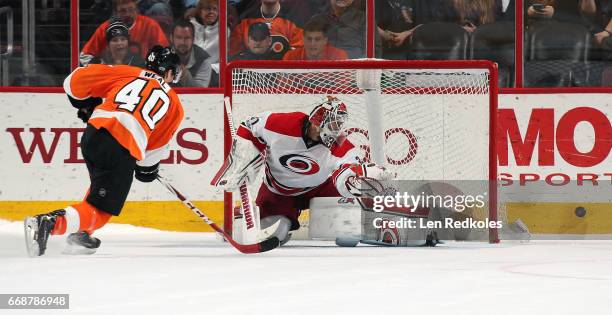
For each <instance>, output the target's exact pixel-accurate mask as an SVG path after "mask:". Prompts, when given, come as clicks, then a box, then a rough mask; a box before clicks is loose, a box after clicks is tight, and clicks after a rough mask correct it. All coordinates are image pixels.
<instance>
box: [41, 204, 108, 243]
mask: <svg viewBox="0 0 612 315" xmlns="http://www.w3.org/2000/svg"><path fill="white" fill-rule="evenodd" d="M111 216H112V215H111V214H110V213H108V212H104V211H101V210H98V209H97V208H96V207H94V206H92V205H91V204H89V203H88V202H87V201H83V202H81V203H78V204H76V205H73V206H70V207H66V215H65V216H61V217H58V218H57V221H56V222H55V227H54V228H53V231H52V232H51V234H53V235H62V234H64V233H66V232H68V233H75V232H79V231H86V232H87V233H89V234H92V233H93V232H94V231H95V230H97V229H99V228H101V227H103V226H104V225H105V224H106V222H108V220H110V218H111Z"/></svg>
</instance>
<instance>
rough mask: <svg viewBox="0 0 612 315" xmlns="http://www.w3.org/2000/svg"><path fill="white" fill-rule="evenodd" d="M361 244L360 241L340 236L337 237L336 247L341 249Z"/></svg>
mask: <svg viewBox="0 0 612 315" xmlns="http://www.w3.org/2000/svg"><path fill="white" fill-rule="evenodd" d="M357 244H359V239H358V238H356V237H350V236H338V237H336V245H338V246H340V247H355V246H357Z"/></svg>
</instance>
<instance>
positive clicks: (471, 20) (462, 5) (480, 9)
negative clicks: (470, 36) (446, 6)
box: [453, 0, 495, 33]
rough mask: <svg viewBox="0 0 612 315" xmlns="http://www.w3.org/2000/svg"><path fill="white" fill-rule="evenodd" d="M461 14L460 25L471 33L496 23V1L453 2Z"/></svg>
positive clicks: (465, 0)
mask: <svg viewBox="0 0 612 315" xmlns="http://www.w3.org/2000/svg"><path fill="white" fill-rule="evenodd" d="M453 1H454V3H455V7H456V9H457V12H458V13H459V24H461V26H462V27H463V29H465V30H466V31H467V32H469V33H473V32H474V31H475V30H476V27H478V26H480V25H483V24H488V23H493V22H495V1H494V0H453Z"/></svg>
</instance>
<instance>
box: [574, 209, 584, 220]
mask: <svg viewBox="0 0 612 315" xmlns="http://www.w3.org/2000/svg"><path fill="white" fill-rule="evenodd" d="M574 213H576V216H577V217H581V218H582V217H584V216H585V215H586V209H585V208H584V207H576V211H574Z"/></svg>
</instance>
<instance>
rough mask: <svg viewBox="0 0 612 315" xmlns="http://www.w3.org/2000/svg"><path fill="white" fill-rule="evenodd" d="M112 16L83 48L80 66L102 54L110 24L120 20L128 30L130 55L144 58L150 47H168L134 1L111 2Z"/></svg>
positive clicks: (164, 36)
mask: <svg viewBox="0 0 612 315" xmlns="http://www.w3.org/2000/svg"><path fill="white" fill-rule="evenodd" d="M113 15H114V17H113V18H111V19H110V20H109V21H106V22H104V23H102V24H100V26H98V28H97V29H96V31H95V32H94V34H93V35H92V36H91V38H90V39H89V41H88V42H87V43H86V44H85V46H83V50H81V54H80V57H79V59H80V61H81V64H82V65H87V64H88V63H90V62H91V60H92V59H93V58H94V57H96V56H98V57H99V56H100V55H101V54H102V52H103V51H104V49H105V48H106V45H107V40H106V30H107V29H108V27H109V25H110V24H111V22H114V21H116V20H117V19H118V20H121V21H122V22H123V23H124V24H125V25H126V26H127V28H128V30H129V34H130V39H131V41H130V43H131V45H132V46H131V47H130V49H132V50H133V51H132V53H134V54H139V55H140V56H141V57H142V58H145V57H146V54H147V52H148V51H149V50H150V49H151V47H153V46H155V45H162V46H168V44H169V43H168V38H166V35H165V34H164V31H163V30H162V29H161V27H159V24H157V22H156V21H155V20H153V19H151V18H149V17H146V16H144V15H140V14H139V13H138V8H137V5H136V0H113ZM134 50H136V51H134Z"/></svg>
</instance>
